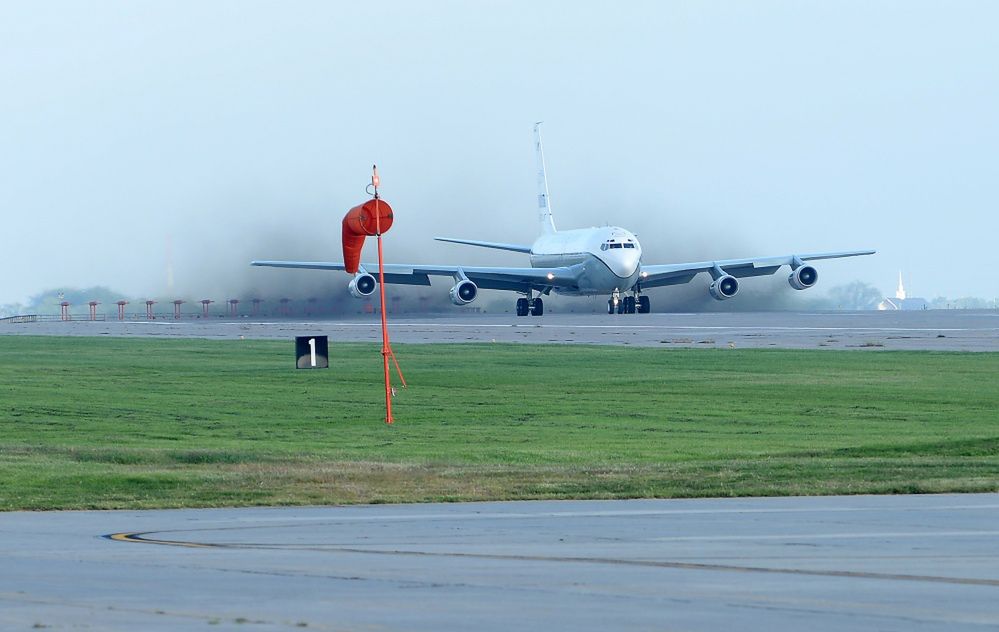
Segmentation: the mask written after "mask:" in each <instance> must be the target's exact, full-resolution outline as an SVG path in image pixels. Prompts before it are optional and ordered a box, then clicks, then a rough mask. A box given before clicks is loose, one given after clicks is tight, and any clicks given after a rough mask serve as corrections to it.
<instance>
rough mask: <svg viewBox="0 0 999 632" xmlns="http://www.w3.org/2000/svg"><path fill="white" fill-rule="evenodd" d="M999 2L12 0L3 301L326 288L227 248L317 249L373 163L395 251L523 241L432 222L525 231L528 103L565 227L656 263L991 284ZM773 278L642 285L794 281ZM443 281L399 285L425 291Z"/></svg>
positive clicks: (308, 292)
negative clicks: (588, 231) (833, 256)
mask: <svg viewBox="0 0 999 632" xmlns="http://www.w3.org/2000/svg"><path fill="white" fill-rule="evenodd" d="M996 18H999V6H996V5H993V4H987V3H977V2H970V1H969V2H955V3H948V4H947V5H942V4H939V3H932V2H910V1H906V2H901V1H899V2H893V1H888V2H879V3H876V4H873V5H870V4H847V5H824V4H821V3H818V4H815V3H793V2H776V1H775V2H763V3H751V4H746V5H732V4H725V3H723V4H706V3H701V2H689V3H688V2H671V3H660V2H647V3H644V2H633V3H624V4H622V5H621V6H614V5H610V4H608V5H593V6H582V7H581V6H579V5H578V4H577V3H569V2H546V3H542V4H540V5H539V4H537V3H528V2H515V1H510V2H502V3H453V2H444V1H430V2H426V3H406V2H388V1H387V2H382V3H377V5H372V4H359V5H346V4H341V3H324V2H309V1H304V2H297V3H294V4H293V5H279V4H273V3H269V2H256V1H252V0H247V1H240V2H225V1H220V2H212V3H194V2H177V3H130V2H104V3H99V4H80V3H75V2H58V1H57V2H48V3H44V4H35V3H21V4H18V3H4V4H3V5H2V6H0V81H2V82H3V85H4V86H5V90H4V92H5V98H4V99H3V100H0V173H2V174H3V176H2V178H3V183H2V186H0V208H2V209H3V218H4V226H3V230H2V232H0V253H2V256H3V257H4V258H5V260H6V261H7V262H8V265H7V266H6V271H5V272H4V273H3V274H2V276H0V279H2V281H0V304H4V303H14V302H23V301H25V300H26V298H27V297H29V296H31V295H33V294H35V293H37V292H39V291H42V290H45V289H49V288H55V287H69V286H76V287H87V286H95V285H100V286H107V287H110V288H112V289H114V290H116V291H119V292H122V293H124V294H126V295H128V296H132V297H136V298H140V297H147V296H157V297H168V296H176V297H178V298H185V299H189V300H194V301H196V300H199V299H201V298H212V299H215V300H216V301H223V300H225V299H226V298H231V297H234V296H242V297H247V296H251V295H259V296H267V297H272V296H277V295H298V296H303V297H306V296H342V295H344V294H345V289H344V288H345V286H346V283H347V281H348V277H347V276H346V275H344V274H341V273H330V272H306V271H289V270H269V269H263V268H251V267H250V266H249V261H250V260H252V259H283V258H287V259H320V260H338V259H339V258H340V253H339V230H340V228H339V222H340V219H341V217H342V216H343V214H344V213H345V212H346V211H347V209H349V208H350V207H352V206H354V205H355V204H357V203H359V202H361V201H363V200H364V199H365V198H366V195H365V193H364V185H365V184H366V183H367V180H368V177H369V173H370V171H369V170H370V165H371V164H372V163H378V165H379V170H380V173H381V175H382V183H383V194H384V196H385V197H386V199H387V200H389V201H390V202H391V203H392V204H393V207H394V208H395V210H396V223H395V225H394V227H393V229H392V231H391V232H390V233H388V235H387V237H386V253H387V257H388V260H389V261H393V262H415V263H419V262H426V263H430V262H435V263H465V264H469V265H483V264H495V265H524V264H525V263H526V257H524V256H519V255H517V254H515V253H503V252H500V251H494V250H482V249H475V248H470V247H462V246H457V245H449V244H441V243H436V242H433V241H432V238H433V237H434V236H436V235H442V236H454V237H467V238H473V239H476V238H477V239H486V240H495V241H508V242H515V243H516V242H519V243H530V242H531V241H532V240H533V239H534V238H535V237H536V233H537V227H536V223H535V199H536V198H535V195H536V194H535V166H534V155H533V147H532V139H531V126H532V125H533V123H534V121H536V120H540V119H544V120H545V121H546V123H545V127H544V139H545V151H546V159H547V162H548V173H549V184H550V187H551V195H552V198H551V199H552V207H553V210H554V213H555V219H556V223H557V225H558V226H559V227H560V228H575V227H582V226H591V225H602V224H613V225H620V226H624V227H626V228H628V229H630V230H632V231H634V232H635V233H637V234H638V235H639V237H640V239H641V241H642V245H643V247H644V249H645V261H646V262H648V263H670V262H681V261H691V260H694V261H699V260H705V259H711V258H731V257H746V256H755V255H768V254H786V253H789V252H794V251H797V252H807V251H822V250H841V249H855V248H876V249H878V250H879V254H878V255H877V256H875V257H865V258H858V259H856V260H843V261H832V262H821V263H822V265H820V266H819V272H820V289H818V290H813V291H812V292H821V291H822V290H821V288H829V287H832V286H836V285H841V284H845V283H848V282H850V281H854V280H856V279H860V280H863V281H865V282H869V283H873V284H875V285H877V286H878V287H879V288H880V289H881V290H882V291H883V292H884V294H885V295H890V294H892V293H893V289H894V286H895V283H896V280H897V275H898V271H899V270H900V269H901V270H903V271H904V273H905V276H906V281H907V287H908V289H909V291H910V294H911V295H914V296H925V297H932V296H938V295H949V296H961V295H964V296H974V295H977V296H987V297H990V296H999V277H996V276H995V275H982V274H973V273H970V271H975V270H983V271H984V270H991V269H992V268H993V267H994V259H995V255H994V248H993V245H992V241H994V235H995V233H996V228H997V225H996V223H997V221H999V220H997V219H996V215H995V213H994V210H995V208H996V207H997V206H999V204H997V202H999V193H997V191H996V189H995V186H994V184H993V183H994V182H995V181H996V176H997V175H999V174H997V173H996V169H997V167H996V165H999V156H997V153H999V117H997V116H996V112H999V76H997V74H996V72H997V71H996V69H995V63H994V60H995V59H997V58H999V43H997V42H999V40H997V39H996V38H995V37H994V33H993V32H992V30H993V29H992V26H991V25H993V24H995V23H996V22H997V19H996ZM843 42H850V45H849V46H843ZM168 251H169V253H168ZM365 254H366V259H368V260H370V259H372V258H373V250H372V249H371V247H370V246H369V247H367V248H366V251H365ZM10 262H16V263H14V264H13V265H11V263H10ZM779 276H780V277H781V278H773V279H770V278H768V279H747V280H745V281H744V283H743V285H742V289H741V291H740V294H739V296H738V297H736V298H735V299H733V300H731V301H726V302H725V303H716V302H715V301H713V300H711V299H710V298H709V297H708V296H707V291H706V285H707V281H706V279H700V278H699V279H697V280H695V281H694V282H693V283H691V284H690V286H689V287H687V288H668V289H665V290H658V291H656V292H655V293H654V300H655V302H656V306H657V307H661V306H664V305H672V304H676V305H677V309H687V308H689V309H695V308H698V309H700V308H706V309H730V308H733V307H735V306H737V305H738V306H740V307H746V306H747V305H754V304H760V305H764V306H773V305H787V306H794V305H796V304H800V301H804V300H806V296H803V295H812V292H807V293H800V292H793V291H791V290H790V289H789V288H788V287H787V284H786V282H785V281H784V278H783V275H779ZM171 277H172V283H171ZM435 284H436V285H435V286H434V288H433V289H432V290H426V289H425V288H424V289H420V290H419V292H429V293H430V294H432V295H433V296H434V297H440V300H441V301H446V300H447V299H446V293H447V288H448V283H447V279H439V280H436V281H435ZM513 298H514V297H512V296H511V295H506V297H505V299H504V300H508V301H509V302H510V303H511V304H512V300H513ZM486 299H487V297H486V296H484V297H483V299H480V300H486ZM434 300H436V299H434ZM488 300H492V295H490V296H489V299H488ZM601 300H604V299H601ZM775 301H776V302H775Z"/></svg>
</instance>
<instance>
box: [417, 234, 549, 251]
mask: <svg viewBox="0 0 999 632" xmlns="http://www.w3.org/2000/svg"><path fill="white" fill-rule="evenodd" d="M434 239H436V240H437V241H447V242H450V243H452V244H465V245H466V246H479V247H480V248H495V249H496V250H511V251H513V252H526V253H530V252H531V247H530V246H522V245H520V244H501V243H497V242H494V241H476V240H474V239H452V238H451V237H434Z"/></svg>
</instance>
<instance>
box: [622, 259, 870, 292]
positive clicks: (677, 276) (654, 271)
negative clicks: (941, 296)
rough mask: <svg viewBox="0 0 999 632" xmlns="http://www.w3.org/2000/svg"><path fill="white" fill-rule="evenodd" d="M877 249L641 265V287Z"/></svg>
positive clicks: (759, 271) (767, 270)
mask: <svg viewBox="0 0 999 632" xmlns="http://www.w3.org/2000/svg"><path fill="white" fill-rule="evenodd" d="M874 252H875V251H874V250H846V251H843V252H817V253H810V254H801V255H780V256H776V257H754V258H749V259H718V260H716V261H696V262H693V263H670V264H665V265H650V266H647V265H642V277H641V284H642V288H650V287H661V286H664V285H680V284H682V283H687V282H689V281H690V280H691V279H693V278H694V277H695V276H696V275H697V274H698V273H700V272H708V271H711V270H714V269H715V267H718V268H721V269H722V270H723V271H724V272H725V273H726V274H730V275H732V276H734V277H736V278H743V277H753V276H765V275H768V274H773V273H775V272H777V270H778V269H779V268H780V267H781V266H789V265H792V264H794V263H795V261H815V260H818V259H840V258H843V257H859V256H863V255H873V254H874Z"/></svg>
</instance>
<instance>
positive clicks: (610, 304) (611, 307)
mask: <svg viewBox="0 0 999 632" xmlns="http://www.w3.org/2000/svg"><path fill="white" fill-rule="evenodd" d="M607 313H608V314H613V313H614V299H612V298H609V299H607Z"/></svg>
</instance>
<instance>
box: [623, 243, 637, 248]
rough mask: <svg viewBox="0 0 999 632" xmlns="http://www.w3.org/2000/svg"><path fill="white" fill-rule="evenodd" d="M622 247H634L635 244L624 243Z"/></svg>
mask: <svg viewBox="0 0 999 632" xmlns="http://www.w3.org/2000/svg"><path fill="white" fill-rule="evenodd" d="M624 247H625V248H634V247H635V244H625V245H624Z"/></svg>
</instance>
